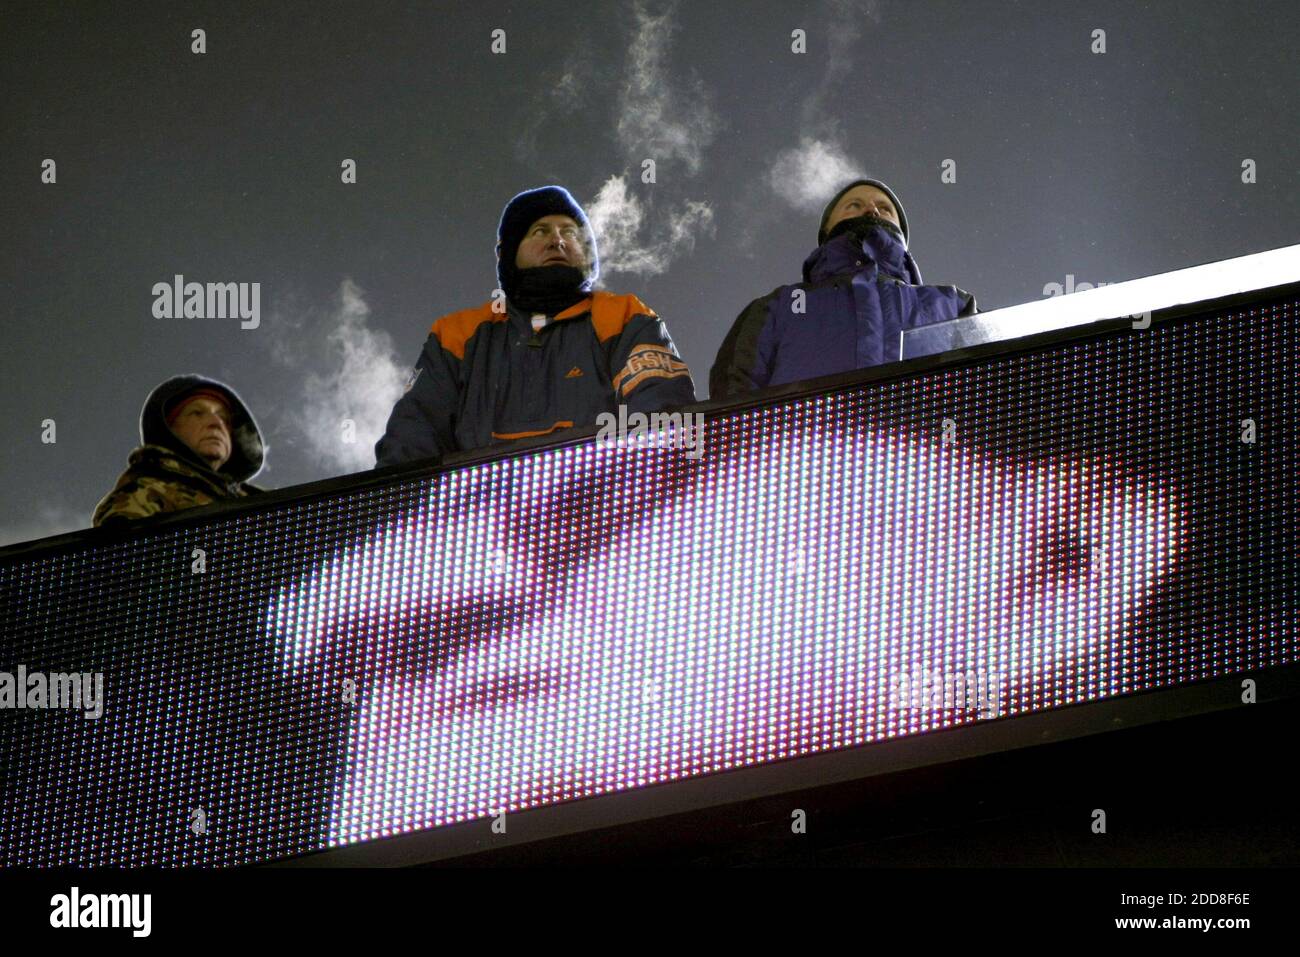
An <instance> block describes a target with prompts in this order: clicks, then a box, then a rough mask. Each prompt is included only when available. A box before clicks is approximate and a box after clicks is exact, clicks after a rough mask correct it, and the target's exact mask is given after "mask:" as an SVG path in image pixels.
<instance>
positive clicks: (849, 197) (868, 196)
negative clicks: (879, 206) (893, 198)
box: [837, 185, 894, 208]
mask: <svg viewBox="0 0 1300 957" xmlns="http://www.w3.org/2000/svg"><path fill="white" fill-rule="evenodd" d="M855 199H863V200H876V199H883V200H885V202H887V203H889V205H890V206H891V207H892V206H893V205H894V204H893V203H892V202H890V199H889V197H888V196H887V195H886V194H885V191H884V190H882V189H879V188H877V187H875V186H867V185H862V186H854V187H853V188H852V189H851V190H849V191H848V192H847V193H845V194H844V195H843V196H842V197H840V201H839V204H838V206H846V205H848V204H849V203H851V202H852V201H853V200H855ZM837 208H838V207H837Z"/></svg>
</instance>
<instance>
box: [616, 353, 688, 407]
mask: <svg viewBox="0 0 1300 957" xmlns="http://www.w3.org/2000/svg"><path fill="white" fill-rule="evenodd" d="M684 375H690V370H688V369H687V368H686V363H685V362H683V361H682V360H681V359H680V358H678V356H677V353H675V352H673V351H672V350H671V349H669V348H667V347H666V346H658V345H652V344H650V343H647V344H645V345H641V346H637V347H636V348H635V349H633V350H632V353H631V355H629V356H628V357H627V365H625V366H623V369H622V371H621V372H619V374H618V375H616V376H614V391H615V392H617V393H618V394H620V395H627V394H628V393H629V392H631V391H632V390H633V389H635V388H636V387H637V386H639V385H640V384H641V383H642V382H644V381H645V380H646V379H675V378H677V377H678V376H684Z"/></svg>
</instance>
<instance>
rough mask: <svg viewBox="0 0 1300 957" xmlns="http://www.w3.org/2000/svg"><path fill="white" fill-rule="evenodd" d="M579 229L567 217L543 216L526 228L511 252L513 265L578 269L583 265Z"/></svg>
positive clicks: (584, 260) (580, 230)
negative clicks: (517, 244)
mask: <svg viewBox="0 0 1300 957" xmlns="http://www.w3.org/2000/svg"><path fill="white" fill-rule="evenodd" d="M582 239H583V237H582V227H580V226H579V225H578V224H577V223H576V222H575V221H574V220H573V219H572V218H571V217H569V216H563V215H558V214H557V215H555V216H543V217H542V218H541V219H539V220H538V221H537V222H535V223H533V224H532V225H531V226H529V227H528V232H526V233H525V234H524V238H523V240H522V241H521V242H520V243H519V250H518V251H517V252H516V253H515V266H516V267H517V268H519V269H533V268H535V267H537V266H573V267H574V268H575V269H581V268H583V266H585V265H586V264H587V257H586V251H585V250H584V249H583V242H582Z"/></svg>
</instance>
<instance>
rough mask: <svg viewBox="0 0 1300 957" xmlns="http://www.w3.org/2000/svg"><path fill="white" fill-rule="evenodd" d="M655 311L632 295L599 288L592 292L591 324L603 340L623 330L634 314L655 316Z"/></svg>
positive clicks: (598, 337) (598, 336) (597, 335)
mask: <svg viewBox="0 0 1300 957" xmlns="http://www.w3.org/2000/svg"><path fill="white" fill-rule="evenodd" d="M653 315H655V311H654V310H653V309H651V308H650V307H649V306H647V305H646V304H645V303H644V302H642V301H641V300H640V299H638V298H637V297H636V296H632V295H618V294H616V293H612V292H601V291H600V290H597V291H596V292H593V293H592V294H591V324H592V325H593V326H595V327H596V338H597V339H599V340H600V341H601V342H604V341H606V340H607V339H612V338H613V337H614V336H617V335H618V334H619V333H621V332H622V331H623V329H624V328H625V327H626V326H627V324H628V322H629V321H630V320H631V319H632V317H633V316H653Z"/></svg>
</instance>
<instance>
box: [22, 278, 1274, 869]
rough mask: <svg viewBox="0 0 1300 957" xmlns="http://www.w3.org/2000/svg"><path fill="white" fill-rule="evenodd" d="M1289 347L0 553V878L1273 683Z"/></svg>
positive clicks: (473, 468) (1261, 344) (950, 375)
mask: <svg viewBox="0 0 1300 957" xmlns="http://www.w3.org/2000/svg"><path fill="white" fill-rule="evenodd" d="M1296 326H1297V322H1296V302H1295V301H1294V298H1285V299H1280V300H1275V301H1268V302H1263V303H1260V304H1257V305H1254V306H1250V307H1243V308H1238V309H1220V310H1217V311H1209V312H1204V313H1201V314H1197V315H1191V316H1185V317H1181V318H1177V319H1171V320H1168V321H1157V322H1155V323H1154V324H1153V325H1152V326H1151V327H1150V328H1149V329H1144V330H1136V329H1131V328H1121V329H1114V328H1111V327H1107V329H1106V330H1105V331H1100V332H1099V331H1097V330H1093V331H1091V332H1088V331H1087V330H1084V331H1079V330H1075V331H1073V332H1072V334H1071V335H1068V336H1067V335H1057V336H1054V337H1051V338H1050V339H1048V340H1041V341H1037V342H1035V343H1034V344H1033V345H1032V346H1030V347H1025V346H1024V344H1020V345H1019V346H1017V344H1010V346H1011V348H1008V349H1007V350H1005V351H999V352H997V353H996V354H994V353H990V354H987V355H981V356H980V357H979V358H977V359H973V360H963V361H950V362H944V363H928V364H921V365H919V366H916V367H898V374H896V375H894V376H893V377H884V378H879V377H877V378H871V377H865V378H862V379H860V380H856V381H854V382H852V383H850V384H848V385H845V386H842V387H837V388H835V389H833V390H831V391H827V392H823V393H820V394H803V395H799V396H796V397H794V398H785V399H782V400H780V401H772V402H768V403H766V404H760V405H754V406H748V407H746V406H736V407H732V408H722V409H719V410H716V411H714V412H706V414H705V416H704V426H703V432H702V439H703V443H702V446H699V445H697V446H696V447H695V448H694V449H692V450H689V451H688V450H687V449H683V448H674V447H672V444H671V443H668V442H663V441H659V442H656V441H652V440H651V439H648V438H645V437H641V438H631V439H629V440H628V441H626V442H624V443H623V444H622V445H618V444H614V445H611V444H608V443H603V442H598V441H596V440H595V439H594V438H591V439H586V440H584V441H581V442H577V443H572V444H567V445H561V446H558V447H551V448H545V449H541V450H533V451H525V452H516V453H515V454H513V455H507V456H505V457H498V458H494V459H491V460H487V461H482V462H479V463H477V464H468V465H465V466H462V467H459V468H452V469H450V470H447V471H443V472H439V473H436V474H431V475H422V476H421V475H416V476H415V477H411V478H406V479H401V480H397V481H394V482H392V483H389V484H383V485H377V486H376V485H370V486H367V487H361V488H346V487H344V488H340V489H337V490H335V491H332V492H330V493H329V494H326V495H324V496H316V497H313V498H311V499H309V500H289V501H282V502H275V503H272V504H270V505H263V506H261V507H257V506H249V507H247V508H240V509H238V510H235V511H231V512H229V513H226V514H223V515H220V516H218V517H216V518H210V519H206V520H200V521H197V522H195V523H193V524H184V523H180V524H168V525H165V526H163V527H159V528H157V529H156V530H154V531H153V532H151V533H149V534H146V535H138V536H126V537H122V536H116V537H115V536H109V535H97V536H88V537H86V538H84V539H83V540H81V541H78V542H74V543H72V544H65V545H62V546H59V547H55V548H51V549H47V550H45V551H42V550H35V551H27V552H18V553H15V554H11V555H10V556H9V557H7V558H5V559H4V560H3V562H0V602H2V604H0V615H2V616H3V617H2V618H0V626H2V636H3V639H2V644H0V654H2V655H3V658H2V659H0V669H4V671H5V674H8V675H9V676H10V678H9V684H8V686H9V688H10V694H11V698H12V700H11V701H10V702H9V704H6V705H5V708H4V710H3V711H2V712H0V746H2V747H3V751H4V755H5V764H6V770H5V772H4V774H5V777H4V791H3V794H2V795H0V845H2V848H3V862H4V863H5V864H9V865H12V864H60V863H72V864H104V863H113V864H128V865H138V864H154V863H156V864H202V865H228V864H241V863H251V862H262V861H270V860H275V859H279V858H284V857H287V856H290V855H295V854H300V853H303V852H307V851H313V850H323V849H328V848H337V847H343V846H347V845H351V844H354V843H356V842H360V841H365V840H369V839H373V838H379V837H385V836H390V835H397V834H404V833H409V832H413V831H416V830H420V829H436V828H439V827H442V826H446V825H452V824H454V823H456V822H465V821H472V820H477V819H484V818H489V817H495V816H498V815H500V814H503V813H505V814H510V813H514V812H519V811H523V810H527V809H533V808H543V807H547V806H551V805H556V804H559V803H561V802H570V801H576V800H592V801H599V800H600V799H601V796H602V795H610V794H613V793H615V792H620V791H626V790H629V789H638V788H652V787H659V786H662V787H671V786H672V782H674V781H681V780H684V779H688V778H698V777H700V776H704V775H711V774H722V775H725V773H726V772H728V771H733V770H736V769H741V768H746V767H753V766H756V765H761V764H767V763H770V762H778V761H787V760H792V759H797V758H800V757H804V756H809V755H815V754H824V753H828V752H833V751H836V750H840V749H849V748H857V747H862V746H867V745H870V744H872V743H873V742H880V741H883V740H885V739H895V738H904V737H907V736H915V735H924V734H926V733H927V732H930V731H933V730H937V729H945V728H955V727H960V726H963V725H970V724H975V723H980V722H988V721H1014V720H1015V718H1016V716H1018V715H1024V714H1028V713H1031V712H1036V711H1046V710H1051V709H1055V708H1059V707H1062V706H1065V705H1072V704H1083V703H1087V702H1095V701H1101V700H1103V699H1109V698H1114V697H1116V696H1123V695H1133V694H1139V693H1142V692H1145V691H1151V690H1154V689H1159V688H1167V687H1172V686H1175V685H1180V684H1184V683H1187V682H1191V681H1196V680H1199V679H1204V678H1209V677H1214V676H1220V675H1226V674H1231V673H1234V672H1238V671H1242V670H1245V669H1248V668H1257V667H1263V666H1274V665H1284V664H1287V663H1290V662H1293V661H1294V660H1295V659H1296V640H1297V639H1296V630H1295V604H1296V597H1295V596H1296V587H1295V586H1296V575H1295V572H1294V567H1293V562H1292V559H1293V558H1294V555H1295V529H1296V527H1297V521H1296V518H1297V516H1296V508H1295V486H1296V468H1295V466H1296V457H1295V446H1294V441H1295V427H1296V415H1295V413H1296V407H1295V377H1296V369H1297V348H1296V342H1297V332H1298V330H1297V328H1296ZM918 370H919V371H918ZM19 668H21V669H22V674H21V678H22V680H21V681H19V677H20V675H19V671H18V669H19ZM33 676H35V677H33ZM2 677H3V676H0V679H2ZM96 682H98V684H97V683H96ZM33 689H36V690H38V691H40V694H39V695H35V694H34V692H33ZM3 690H4V689H3V685H0V695H2V694H3ZM23 695H25V697H24V699H23V705H22V706H21V707H20V706H18V705H17V700H18V698H19V697H21V696H23ZM37 698H39V701H38V700H37ZM0 703H3V702H0ZM96 711H98V712H99V713H98V715H96Z"/></svg>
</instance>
